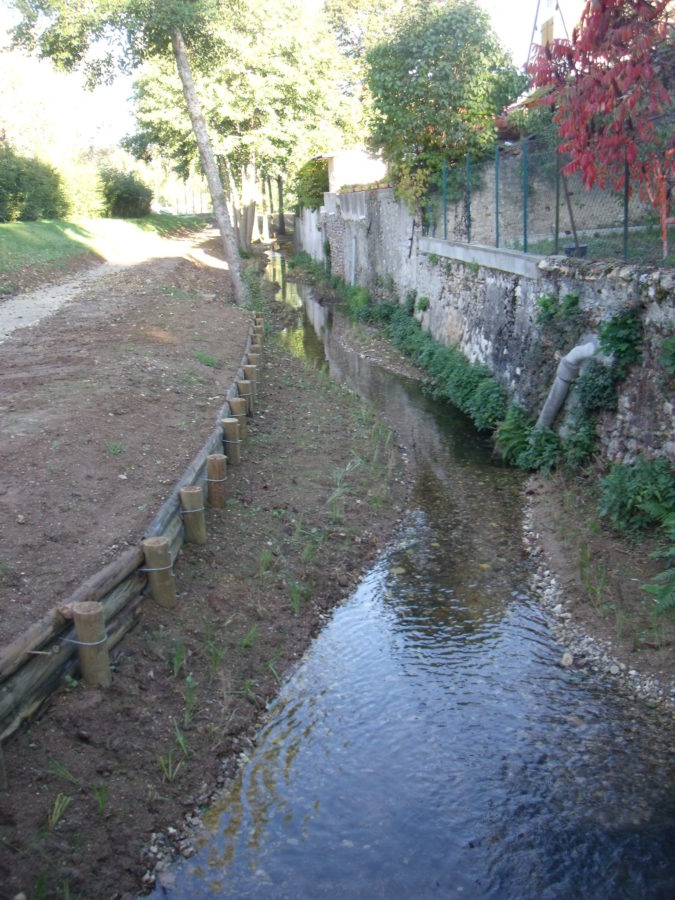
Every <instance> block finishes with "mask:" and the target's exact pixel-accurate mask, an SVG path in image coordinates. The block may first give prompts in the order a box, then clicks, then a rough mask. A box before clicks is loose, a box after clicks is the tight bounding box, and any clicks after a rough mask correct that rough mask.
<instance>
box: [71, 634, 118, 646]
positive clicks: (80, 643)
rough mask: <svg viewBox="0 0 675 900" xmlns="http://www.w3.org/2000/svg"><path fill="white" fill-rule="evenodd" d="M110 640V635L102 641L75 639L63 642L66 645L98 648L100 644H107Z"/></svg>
mask: <svg viewBox="0 0 675 900" xmlns="http://www.w3.org/2000/svg"><path fill="white" fill-rule="evenodd" d="M107 640H108V635H107V634H106V636H105V637H104V638H101V640H100V641H77V640H75V638H64V639H63V641H64V643H65V644H77V646H78V647H98V646H99V645H100V644H105V642H106V641H107Z"/></svg>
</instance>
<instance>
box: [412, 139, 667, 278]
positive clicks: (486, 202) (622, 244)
mask: <svg viewBox="0 0 675 900" xmlns="http://www.w3.org/2000/svg"><path fill="white" fill-rule="evenodd" d="M567 162H568V160H567V159H565V158H564V157H561V155H560V154H558V153H557V151H556V150H555V148H554V147H553V148H552V147H551V146H550V145H547V143H546V142H545V141H544V140H541V139H538V138H536V137H535V138H528V139H526V140H521V141H518V142H515V143H502V144H499V145H498V146H497V148H496V150H495V153H494V155H493V156H492V157H491V158H489V159H484V160H482V161H481V162H480V163H474V162H473V161H472V160H471V158H470V157H469V156H468V155H467V157H466V159H465V161H464V165H463V166H462V165H459V166H452V167H446V168H444V171H443V176H442V178H441V179H440V183H439V184H438V185H437V187H436V188H435V190H434V191H433V192H431V193H430V194H429V197H428V198H427V201H426V203H425V204H424V205H423V231H424V232H425V233H427V234H431V235H434V236H436V237H442V238H445V239H447V240H458V241H466V242H468V243H472V242H473V243H478V244H486V245H488V246H493V247H504V248H506V249H511V250H520V251H524V252H526V253H536V254H539V255H542V256H545V255H550V254H562V253H564V254H567V255H568V256H584V257H587V258H589V259H621V260H625V261H628V262H636V263H638V262H641V263H651V264H655V265H657V264H663V262H664V260H663V247H662V240H661V228H660V224H659V217H658V213H657V211H656V210H655V209H654V207H653V206H652V205H651V203H650V202H649V201H648V200H643V199H642V198H641V197H640V191H639V186H638V185H634V188H633V190H632V191H626V190H624V189H623V188H622V189H621V190H620V191H618V192H615V191H614V190H612V187H613V185H611V184H608V185H606V186H605V188H604V189H603V188H600V187H599V186H598V185H594V186H593V188H591V189H590V190H588V189H587V188H586V187H585V185H584V184H583V183H582V178H581V173H580V172H576V173H575V174H574V175H564V174H563V172H562V170H563V168H564V167H565V165H566V164H567ZM670 231H671V235H670V236H671V240H670V242H669V255H668V257H667V258H666V260H665V263H666V264H668V265H675V247H674V246H673V245H675V234H674V233H673V229H672V228H671V230H670Z"/></svg>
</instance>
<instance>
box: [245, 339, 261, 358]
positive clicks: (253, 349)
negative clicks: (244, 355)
mask: <svg viewBox="0 0 675 900" xmlns="http://www.w3.org/2000/svg"><path fill="white" fill-rule="evenodd" d="M252 353H255V354H257V356H258V357H260V355H261V354H262V345H261V344H260V342H259V341H252V342H251V346H250V348H249V351H248V355H249V356H250V355H251V354H252Z"/></svg>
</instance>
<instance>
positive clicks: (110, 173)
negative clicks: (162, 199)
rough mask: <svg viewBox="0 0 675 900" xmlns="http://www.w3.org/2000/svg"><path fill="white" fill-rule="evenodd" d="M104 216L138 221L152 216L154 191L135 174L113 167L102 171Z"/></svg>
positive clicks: (100, 173)
mask: <svg viewBox="0 0 675 900" xmlns="http://www.w3.org/2000/svg"><path fill="white" fill-rule="evenodd" d="M99 177H100V179H101V195H102V197H103V212H104V215H106V216H110V217H111V218H115V219H137V218H141V217H142V216H148V215H150V204H151V203H152V190H151V189H150V188H149V187H148V186H147V185H146V184H144V183H143V182H142V181H141V179H140V178H139V177H138V176H137V175H136V174H135V173H134V172H122V171H121V170H119V169H113V168H111V167H108V168H105V169H101V171H100V172H99Z"/></svg>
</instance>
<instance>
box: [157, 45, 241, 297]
mask: <svg viewBox="0 0 675 900" xmlns="http://www.w3.org/2000/svg"><path fill="white" fill-rule="evenodd" d="M171 44H172V46H173V53H174V56H175V58H176V68H177V69H178V74H179V76H180V80H181V83H182V85H183V94H184V95H185V102H186V103H187V108H188V113H189V115H190V121H191V122H192V130H193V131H194V135H195V139H196V141H197V147H198V148H199V157H200V159H201V162H202V168H203V169H204V174H205V175H206V181H207V184H208V186H209V193H210V194H211V201H212V203H213V212H214V215H215V217H216V222H217V223H218V228H219V230H220V237H221V240H222V243H223V253H224V254H225V262H226V263H227V264H228V266H229V269H230V280H231V282H232V293H233V295H234V301H235V303H238V304H240V305H241V304H243V303H244V302H245V300H246V291H245V289H244V282H243V281H242V277H241V265H240V262H239V251H238V248H237V242H236V239H235V236H234V232H233V230H232V225H231V223H230V217H229V216H228V213H227V207H226V205H225V197H224V196H223V186H222V183H221V181H220V175H219V174H218V168H217V166H216V161H215V158H214V156H213V150H212V148H211V140H210V138H209V133H208V131H207V129H206V122H205V121H204V116H203V114H202V108H201V104H200V102H199V97H198V95H197V90H196V88H195V83H194V80H193V78H192V70H191V69H190V61H189V59H188V55H187V51H186V49H185V44H184V43H183V35H182V34H181V31H180V29H179V28H175V29H174V31H173V33H172V35H171Z"/></svg>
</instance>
